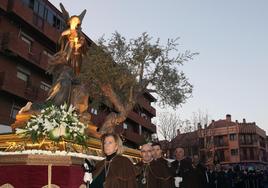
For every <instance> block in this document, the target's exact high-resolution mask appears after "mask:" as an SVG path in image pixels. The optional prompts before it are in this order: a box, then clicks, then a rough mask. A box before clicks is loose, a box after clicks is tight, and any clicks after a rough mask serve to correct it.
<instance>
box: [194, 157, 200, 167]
mask: <svg viewBox="0 0 268 188" xmlns="http://www.w3.org/2000/svg"><path fill="white" fill-rule="evenodd" d="M198 163H199V156H198V155H194V156H193V164H194V165H197V164H198Z"/></svg>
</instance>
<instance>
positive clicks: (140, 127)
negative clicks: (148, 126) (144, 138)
mask: <svg viewBox="0 0 268 188" xmlns="http://www.w3.org/2000/svg"><path fill="white" fill-rule="evenodd" d="M139 135H142V126H141V125H139Z"/></svg>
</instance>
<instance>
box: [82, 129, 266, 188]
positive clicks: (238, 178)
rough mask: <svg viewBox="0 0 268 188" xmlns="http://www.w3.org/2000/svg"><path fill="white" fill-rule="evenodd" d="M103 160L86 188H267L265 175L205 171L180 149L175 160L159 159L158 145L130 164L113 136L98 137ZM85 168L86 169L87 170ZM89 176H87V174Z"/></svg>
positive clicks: (145, 148) (219, 168)
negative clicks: (103, 156) (137, 161)
mask: <svg viewBox="0 0 268 188" xmlns="http://www.w3.org/2000/svg"><path fill="white" fill-rule="evenodd" d="M101 141H102V151H103V153H104V155H105V159H104V160H102V161H100V162H98V163H97V164H96V165H94V166H91V164H88V165H89V166H91V168H87V169H90V170H88V172H87V174H89V173H91V172H92V177H91V176H90V178H89V179H87V178H86V179H84V180H85V181H87V182H88V184H90V185H89V187H90V188H175V187H180V188H268V186H267V185H268V179H267V177H268V176H267V175H268V173H267V172H265V171H255V170H252V169H250V170H248V169H245V170H240V168H239V166H236V167H235V168H234V169H232V168H229V169H227V168H225V167H222V166H221V165H220V164H216V165H210V166H208V167H207V168H206V167H205V166H204V165H203V164H202V163H201V162H200V160H199V157H198V155H195V156H193V157H192V158H189V157H186V156H185V154H184V149H183V148H180V147H178V148H176V150H175V160H167V159H165V158H164V157H163V156H162V149H161V145H160V144H159V143H152V144H144V145H142V146H141V159H142V160H141V161H140V162H139V163H137V164H135V165H134V164H133V163H132V162H131V161H130V160H129V159H128V158H127V157H124V156H122V149H123V146H122V141H121V139H120V137H119V136H118V135H117V134H113V133H109V134H104V135H103V136H102V139H101ZM88 165H87V167H88ZM90 175H91V174H90Z"/></svg>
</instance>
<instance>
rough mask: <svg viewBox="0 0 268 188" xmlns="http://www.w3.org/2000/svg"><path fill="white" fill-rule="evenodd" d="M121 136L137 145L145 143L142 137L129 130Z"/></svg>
mask: <svg viewBox="0 0 268 188" xmlns="http://www.w3.org/2000/svg"><path fill="white" fill-rule="evenodd" d="M123 135H124V136H125V137H126V138H127V139H128V140H130V141H132V142H134V143H136V144H138V145H141V144H142V143H144V142H145V139H144V137H143V136H142V135H139V134H137V133H135V132H133V131H130V130H125V131H124V132H123Z"/></svg>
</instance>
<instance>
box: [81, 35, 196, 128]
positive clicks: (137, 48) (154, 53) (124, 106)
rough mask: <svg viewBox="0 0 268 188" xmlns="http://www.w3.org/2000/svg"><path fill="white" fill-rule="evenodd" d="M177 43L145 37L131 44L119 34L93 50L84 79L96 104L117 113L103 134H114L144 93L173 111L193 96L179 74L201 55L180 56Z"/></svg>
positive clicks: (101, 42)
mask: <svg viewBox="0 0 268 188" xmlns="http://www.w3.org/2000/svg"><path fill="white" fill-rule="evenodd" d="M177 47H178V43H177V39H174V40H173V39H171V40H168V41H167V44H166V45H161V44H160V40H159V39H157V40H156V41H155V42H153V40H152V37H150V36H149V35H148V34H147V33H143V34H142V35H141V36H139V37H138V38H136V39H130V40H129V41H127V40H126V39H125V38H124V37H123V36H121V35H120V34H119V33H117V32H115V33H114V34H113V35H112V37H111V38H110V39H109V40H105V39H104V38H101V39H99V41H98V46H97V47H96V46H92V47H91V48H90V49H89V51H88V54H87V57H86V58H85V61H86V62H85V63H84V64H83V67H82V72H81V75H80V77H81V79H82V82H83V83H84V84H86V86H87V87H86V88H88V92H89V95H90V97H91V98H93V99H94V101H95V103H98V104H100V103H104V104H105V105H106V106H108V107H111V109H114V110H113V111H112V112H111V113H110V114H109V115H108V116H107V117H106V119H105V122H104V124H103V125H102V128H101V132H111V131H113V130H114V127H115V126H116V125H118V124H120V123H122V122H123V121H124V120H125V119H126V118H127V115H128V113H129V112H131V111H132V110H133V108H134V107H135V105H136V103H137V100H138V99H139V97H141V96H142V95H143V94H144V92H154V93H156V94H157V95H158V96H159V100H160V101H159V102H160V103H161V104H162V105H169V106H171V107H173V108H175V107H177V106H178V105H180V104H182V103H184V102H185V101H186V99H187V98H188V97H190V96H191V93H192V88H193V86H192V85H191V84H190V83H189V82H188V79H187V77H186V76H185V74H184V73H183V72H182V71H180V70H179V67H180V66H182V65H183V64H184V63H185V62H187V61H188V60H190V59H192V58H193V56H194V55H196V54H197V53H191V52H190V51H185V52H183V53H180V52H178V48H177Z"/></svg>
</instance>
